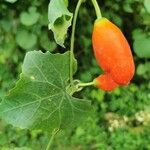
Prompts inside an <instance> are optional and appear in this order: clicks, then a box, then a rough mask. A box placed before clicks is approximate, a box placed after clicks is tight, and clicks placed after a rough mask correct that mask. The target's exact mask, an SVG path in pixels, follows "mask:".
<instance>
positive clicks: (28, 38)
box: [16, 29, 37, 50]
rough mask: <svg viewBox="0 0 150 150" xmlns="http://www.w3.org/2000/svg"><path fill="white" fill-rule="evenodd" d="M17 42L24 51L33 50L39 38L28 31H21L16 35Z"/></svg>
mask: <svg viewBox="0 0 150 150" xmlns="http://www.w3.org/2000/svg"><path fill="white" fill-rule="evenodd" d="M16 42H17V44H18V45H19V46H20V47H21V48H23V49H27V50H29V49H31V48H32V47H33V46H34V45H35V44H36V42H37V36H36V35H35V34H33V33H29V32H28V31H27V30H24V29H22V30H19V31H18V32H17V33H16Z"/></svg>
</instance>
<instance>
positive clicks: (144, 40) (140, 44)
mask: <svg viewBox="0 0 150 150" xmlns="http://www.w3.org/2000/svg"><path fill="white" fill-rule="evenodd" d="M133 39H134V43H133V47H134V51H135V53H136V54H137V56H138V57H140V58H150V36H149V35H148V34H146V33H144V32H143V31H142V30H140V29H135V30H134V31H133Z"/></svg>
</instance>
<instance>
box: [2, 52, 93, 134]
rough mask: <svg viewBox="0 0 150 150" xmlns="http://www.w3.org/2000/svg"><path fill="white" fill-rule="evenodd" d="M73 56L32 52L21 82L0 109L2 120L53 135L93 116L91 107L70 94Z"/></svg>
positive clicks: (25, 61) (25, 64) (26, 60)
mask: <svg viewBox="0 0 150 150" xmlns="http://www.w3.org/2000/svg"><path fill="white" fill-rule="evenodd" d="M69 55H70V53H69V52H66V53H65V54H51V53H50V52H47V53H42V52H40V51H32V52H28V53H27V55H26V57H25V60H24V63H23V68H22V74H21V77H20V80H19V81H18V82H17V85H16V87H15V88H14V89H12V90H11V91H10V93H9V95H8V96H6V98H5V99H4V100H3V101H2V103H1V105H0V115H1V117H2V118H3V119H5V120H6V121H7V122H8V123H10V124H12V125H14V126H16V127H20V128H29V129H42V130H46V131H49V132H51V131H52V130H54V129H57V128H60V129H69V128H71V127H73V126H74V125H77V124H80V121H81V120H83V119H84V118H86V117H87V116H88V115H89V112H90V110H91V105H90V102H89V101H88V100H84V99H78V98H75V97H72V96H71V95H70V94H69V93H67V91H66V87H67V86H68V79H69V62H70V60H69ZM75 71H76V61H75V59H74V73H75Z"/></svg>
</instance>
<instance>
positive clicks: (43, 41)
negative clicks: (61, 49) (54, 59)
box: [40, 32, 57, 52]
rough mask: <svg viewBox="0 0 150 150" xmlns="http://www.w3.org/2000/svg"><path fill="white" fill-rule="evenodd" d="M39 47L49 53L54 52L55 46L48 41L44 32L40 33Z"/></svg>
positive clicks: (52, 42)
mask: <svg viewBox="0 0 150 150" xmlns="http://www.w3.org/2000/svg"><path fill="white" fill-rule="evenodd" d="M40 45H41V47H42V48H43V49H44V50H47V51H50V52H52V51H54V50H55V48H56V46H57V45H56V43H55V42H54V41H50V39H49V38H48V35H47V33H45V32H42V34H41V36H40Z"/></svg>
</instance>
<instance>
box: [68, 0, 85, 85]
mask: <svg viewBox="0 0 150 150" xmlns="http://www.w3.org/2000/svg"><path fill="white" fill-rule="evenodd" d="M83 1H84V0H78V3H77V6H76V9H75V13H74V18H73V25H72V34H71V42H70V83H71V85H72V84H73V55H74V40H75V28H76V22H77V16H78V12H79V9H80V6H81V4H82V2H83Z"/></svg>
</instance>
